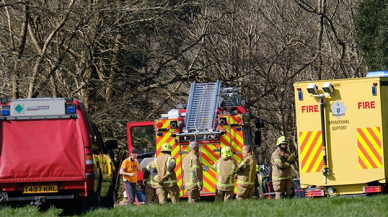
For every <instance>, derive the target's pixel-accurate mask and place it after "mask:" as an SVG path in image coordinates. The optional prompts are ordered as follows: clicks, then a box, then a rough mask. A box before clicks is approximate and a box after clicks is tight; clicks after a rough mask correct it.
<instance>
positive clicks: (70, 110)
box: [66, 105, 75, 114]
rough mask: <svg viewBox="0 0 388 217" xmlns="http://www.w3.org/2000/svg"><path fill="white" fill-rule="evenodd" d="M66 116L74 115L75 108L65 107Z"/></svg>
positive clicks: (72, 106)
mask: <svg viewBox="0 0 388 217" xmlns="http://www.w3.org/2000/svg"><path fill="white" fill-rule="evenodd" d="M66 114H75V106H74V105H71V106H66Z"/></svg>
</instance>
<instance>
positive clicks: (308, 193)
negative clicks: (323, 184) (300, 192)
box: [305, 189, 325, 197]
mask: <svg viewBox="0 0 388 217" xmlns="http://www.w3.org/2000/svg"><path fill="white" fill-rule="evenodd" d="M305 196H306V197H323V196H325V190H320V189H318V190H311V191H306V192H305Z"/></svg>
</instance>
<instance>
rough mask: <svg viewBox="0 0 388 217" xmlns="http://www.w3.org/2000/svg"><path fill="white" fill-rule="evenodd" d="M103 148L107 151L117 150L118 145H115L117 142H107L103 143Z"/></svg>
mask: <svg viewBox="0 0 388 217" xmlns="http://www.w3.org/2000/svg"><path fill="white" fill-rule="evenodd" d="M105 147H106V148H107V149H108V150H113V149H117V148H118V147H119V145H118V143H117V140H108V141H106V142H105Z"/></svg>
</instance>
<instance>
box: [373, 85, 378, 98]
mask: <svg viewBox="0 0 388 217" xmlns="http://www.w3.org/2000/svg"><path fill="white" fill-rule="evenodd" d="M376 94H377V92H376V86H375V85H373V86H372V95H373V96H376Z"/></svg>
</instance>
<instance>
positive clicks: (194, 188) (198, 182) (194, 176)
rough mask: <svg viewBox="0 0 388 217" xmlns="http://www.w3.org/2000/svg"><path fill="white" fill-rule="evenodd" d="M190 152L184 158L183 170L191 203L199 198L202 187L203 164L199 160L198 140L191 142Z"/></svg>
mask: <svg viewBox="0 0 388 217" xmlns="http://www.w3.org/2000/svg"><path fill="white" fill-rule="evenodd" d="M189 147H190V152H189V153H188V154H187V155H186V156H185V158H184V159H183V171H184V175H185V176H184V178H185V179H184V181H185V188H186V189H187V191H188V193H189V203H195V202H197V200H199V192H200V190H201V189H202V185H203V182H202V181H203V180H202V165H201V162H200V161H199V158H198V156H199V148H198V144H197V142H191V143H190V144H189Z"/></svg>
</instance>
